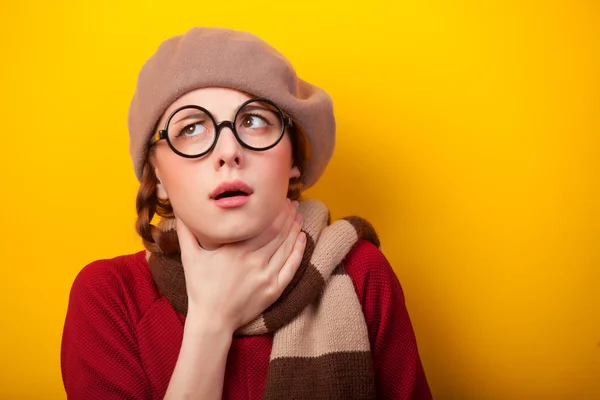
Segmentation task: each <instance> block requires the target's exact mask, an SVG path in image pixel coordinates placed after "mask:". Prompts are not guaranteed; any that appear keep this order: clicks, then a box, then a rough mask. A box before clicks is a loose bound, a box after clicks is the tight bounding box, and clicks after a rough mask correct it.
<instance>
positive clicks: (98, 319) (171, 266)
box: [61, 28, 431, 399]
mask: <svg viewBox="0 0 600 400" xmlns="http://www.w3.org/2000/svg"><path fill="white" fill-rule="evenodd" d="M129 133H130V152H131V155H132V158H133V163H134V167H135V171H136V174H137V177H138V179H139V180H140V189H139V192H138V197H137V211H138V220H137V230H138V232H139V234H140V235H141V237H142V239H143V243H144V246H145V248H146V251H144V252H139V253H136V254H132V255H125V256H121V257H117V258H114V259H110V260H99V261H96V262H94V263H91V264H90V265H88V266H86V267H85V268H84V269H83V270H82V271H81V272H80V273H79V275H78V276H77V278H76V280H75V282H74V283H73V287H72V289H71V297H70V301H69V308H68V312H67V317H66V321H65V328H64V334H63V342H62V352H61V366H62V373H63V381H64V385H65V389H66V391H67V394H68V396H69V398H77V399H79V398H81V399H94V398H98V399H161V398H166V399H181V398H198V399H220V398H224V399H263V398H264V399H305V398H318V399H374V398H381V399H427V398H430V397H431V395H430V393H429V389H428V386H427V382H426V379H425V376H424V373H423V369H422V366H421V362H420V360H419V355H418V351H417V346H416V341H415V337H414V333H413V330H412V327H411V323H410V320H409V317H408V314H407V311H406V308H405V305H404V298H403V293H402V289H401V287H400V284H399V282H398V280H397V278H396V276H395V274H394V272H393V270H392V269H391V267H390V265H389V264H388V262H387V260H386V259H385V257H384V256H383V255H382V253H381V252H380V251H379V249H378V246H379V242H378V239H377V235H376V234H375V232H374V231H373V229H372V227H371V226H370V225H369V224H368V223H367V222H366V221H364V220H362V219H360V218H356V217H353V218H347V219H344V220H340V221H336V222H334V223H330V221H329V213H328V211H327V208H326V207H325V206H324V205H323V204H322V203H319V202H317V201H300V202H298V201H297V200H299V196H300V193H301V192H302V190H304V189H306V188H307V187H309V186H311V185H313V184H314V183H315V182H316V181H317V180H318V178H319V177H320V175H321V174H322V173H323V171H324V169H325V167H326V165H327V163H328V161H329V159H330V157H331V155H332V153H333V147H334V139H335V121H334V115H333V107H332V103H331V99H330V97H329V96H328V95H327V94H326V93H325V92H324V91H323V90H321V89H319V88H317V87H315V86H312V85H310V84H309V83H307V82H305V81H303V80H301V79H299V78H298V77H297V76H296V73H295V71H294V70H293V67H292V66H291V65H290V64H289V62H288V61H287V60H286V59H285V58H284V57H283V56H282V55H281V54H280V53H278V52H277V51H276V50H275V49H273V48H272V47H271V46H269V45H268V44H267V43H265V42H264V41H262V40H260V39H259V38H257V37H255V36H253V35H250V34H248V33H244V32H238V31H233V30H227V29H220V28H194V29H191V30H190V31H188V32H186V33H185V34H184V35H181V36H177V37H174V38H171V39H169V40H167V41H165V42H164V43H163V44H162V45H161V46H160V47H159V49H158V50H157V52H156V54H154V55H153V56H152V57H151V58H150V59H149V60H148V61H147V62H146V64H145V65H144V66H143V68H142V70H141V72H140V75H139V78H138V84H137V88H136V93H135V95H134V97H133V100H132V102H131V106H130V113H129ZM156 215H158V216H160V217H161V219H160V222H159V223H158V225H157V226H155V225H154V224H153V223H152V221H153V219H154V218H155V216H156Z"/></svg>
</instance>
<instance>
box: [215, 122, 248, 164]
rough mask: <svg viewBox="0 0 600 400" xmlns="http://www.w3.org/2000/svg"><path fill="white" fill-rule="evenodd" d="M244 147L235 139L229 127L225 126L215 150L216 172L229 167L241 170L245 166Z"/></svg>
mask: <svg viewBox="0 0 600 400" xmlns="http://www.w3.org/2000/svg"><path fill="white" fill-rule="evenodd" d="M243 151H244V149H243V147H242V146H241V145H240V143H239V142H238V141H237V139H236V138H235V135H234V134H233V130H232V129H231V128H230V127H229V126H223V127H222V129H221V132H220V134H219V137H218V139H217V143H216V145H215V148H214V150H213V157H214V163H215V170H217V171H218V170H220V169H221V168H223V167H225V166H228V167H230V168H240V167H242V166H243V161H244V159H243Z"/></svg>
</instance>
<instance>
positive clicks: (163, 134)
mask: <svg viewBox="0 0 600 400" xmlns="http://www.w3.org/2000/svg"><path fill="white" fill-rule="evenodd" d="M254 102H262V103H267V104H270V105H271V106H273V107H275V110H277V112H278V113H279V118H280V119H281V134H280V135H279V138H278V139H277V140H276V141H275V143H273V144H271V145H269V146H267V147H253V146H250V145H249V144H247V143H245V142H244V141H243V140H242V139H241V138H240V136H239V135H238V133H237V130H236V129H235V121H236V120H237V117H238V115H239V113H240V111H241V110H242V109H243V108H244V107H245V106H247V105H248V104H250V103H254ZM185 109H196V110H199V111H201V112H203V113H205V114H206V115H208V116H209V118H210V119H211V121H212V123H213V125H214V126H215V139H214V140H213V143H212V144H211V145H210V147H209V148H208V150H206V151H204V152H202V153H199V154H195V155H189V154H185V153H182V152H181V151H179V150H177V149H176V148H175V146H174V145H173V143H171V139H169V134H168V130H169V124H170V123H171V120H172V119H173V117H174V116H175V114H177V113H178V112H179V111H181V110H185ZM293 125H294V121H293V119H292V117H290V116H287V115H285V113H284V112H283V111H282V110H281V108H279V106H278V105H277V104H275V103H274V102H273V101H271V100H269V99H266V98H263V97H257V98H253V99H250V100H247V101H245V102H244V103H242V104H241V105H240V106H239V107H238V109H237V110H236V111H235V115H234V116H233V121H221V122H219V123H217V121H216V120H215V118H214V117H213V115H212V114H211V113H210V111H208V110H207V109H206V108H204V107H201V106H196V105H186V106H181V107H179V108H177V109H176V110H175V111H173V112H172V113H171V115H170V116H169V118H168V119H167V122H166V123H165V128H164V129H160V130H159V131H158V132H156V133H155V134H154V136H153V140H151V141H150V146H152V145H154V144H155V143H157V142H158V141H160V140H163V139H165V140H166V141H167V143H168V145H169V147H170V148H171V150H173V152H174V153H175V154H177V155H179V156H181V157H185V158H199V157H202V156H205V155H206V154H208V153H210V152H211V151H213V149H214V148H215V146H216V145H217V141H218V140H219V135H220V134H221V129H223V128H225V127H227V128H229V129H231V131H232V132H233V135H234V136H235V139H236V140H237V141H238V143H239V144H240V145H241V146H242V147H244V148H246V149H249V150H253V151H266V150H269V149H272V148H273V147H275V146H277V144H279V142H280V141H281V139H282V138H283V136H284V134H285V128H287V127H291V126H293Z"/></svg>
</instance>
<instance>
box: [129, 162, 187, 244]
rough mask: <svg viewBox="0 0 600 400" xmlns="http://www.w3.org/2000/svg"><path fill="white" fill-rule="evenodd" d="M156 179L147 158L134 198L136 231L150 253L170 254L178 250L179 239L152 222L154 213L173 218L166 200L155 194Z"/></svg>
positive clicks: (171, 210)
mask: <svg viewBox="0 0 600 400" xmlns="http://www.w3.org/2000/svg"><path fill="white" fill-rule="evenodd" d="M157 184H158V179H157V178H156V174H154V169H153V168H152V165H151V164H150V162H149V161H148V160H146V162H145V163H144V168H143V171H142V181H141V183H140V188H139V189H138V193H137V198H136V202H135V203H136V210H137V215H138V217H137V221H136V223H135V227H136V231H137V233H138V234H139V235H140V236H141V237H142V243H143V244H144V247H145V248H146V250H148V251H150V252H152V253H164V254H172V253H174V252H178V251H179V241H178V239H177V235H176V234H175V232H170V233H165V232H162V231H161V230H160V229H158V228H157V227H156V226H154V225H153V224H152V219H153V218H154V216H155V215H158V216H160V217H162V218H173V208H172V207H171V204H170V203H169V201H168V200H161V199H159V198H158V196H157V194H156V185H157Z"/></svg>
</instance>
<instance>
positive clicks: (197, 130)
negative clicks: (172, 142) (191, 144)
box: [177, 122, 206, 137]
mask: <svg viewBox="0 0 600 400" xmlns="http://www.w3.org/2000/svg"><path fill="white" fill-rule="evenodd" d="M203 133H206V127H205V126H204V125H203V124H202V122H196V123H195V124H190V125H187V126H185V127H184V128H183V129H182V130H181V131H180V132H179V135H177V137H180V136H184V137H192V136H198V135H201V134H203Z"/></svg>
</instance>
